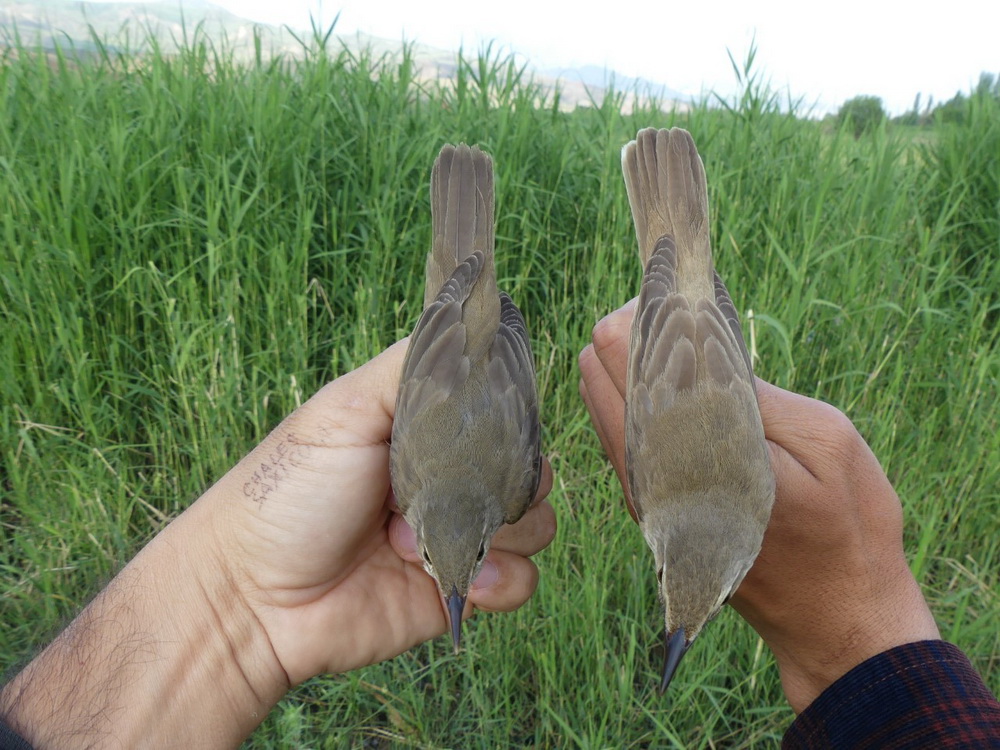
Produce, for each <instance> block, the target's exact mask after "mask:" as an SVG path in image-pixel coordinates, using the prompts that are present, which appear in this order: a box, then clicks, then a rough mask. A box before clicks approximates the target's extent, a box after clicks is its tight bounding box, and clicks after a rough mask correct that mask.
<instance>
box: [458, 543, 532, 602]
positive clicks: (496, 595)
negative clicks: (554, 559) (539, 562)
mask: <svg viewBox="0 0 1000 750" xmlns="http://www.w3.org/2000/svg"><path fill="white" fill-rule="evenodd" d="M487 560H488V562H489V563H490V565H491V566H492V569H488V568H487V564H486V563H483V571H482V572H481V573H480V574H479V577H478V578H477V579H476V580H475V582H474V583H473V584H472V589H471V590H470V591H469V602H471V603H472V604H474V605H475V607H476V609H482V610H485V611H487V612H510V611H511V610H514V609H517V608H518V607H520V606H521V605H522V604H524V603H525V602H526V601H528V599H529V598H530V597H531V595H532V594H533V593H534V592H535V587H537V586H538V568H537V567H536V566H535V564H534V563H533V562H531V560H529V559H528V558H526V557H521V556H520V555H516V554H514V553H512V552H502V551H495V552H492V551H491V552H490V555H489V558H487Z"/></svg>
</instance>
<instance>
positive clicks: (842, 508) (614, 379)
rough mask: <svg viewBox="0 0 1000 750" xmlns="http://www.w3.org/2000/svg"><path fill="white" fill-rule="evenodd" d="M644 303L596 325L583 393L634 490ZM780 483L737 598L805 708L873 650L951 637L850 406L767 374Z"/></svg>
mask: <svg viewBox="0 0 1000 750" xmlns="http://www.w3.org/2000/svg"><path fill="white" fill-rule="evenodd" d="M633 309H634V303H630V304H629V305H626V306H625V307H624V308H622V309H620V310H617V311H615V312H613V313H611V314H610V315H608V316H607V317H606V318H604V319H603V320H602V321H600V322H599V323H598V324H597V326H596V327H595V328H594V334H593V344H592V345H590V346H588V347H587V348H585V349H584V350H583V352H582V353H581V355H580V370H581V373H582V375H583V378H582V380H581V383H580V391H581V395H582V396H583V399H584V401H585V402H586V404H587V408H588V410H589V411H590V415H591V419H592V421H593V423H594V426H595V428H596V430H597V433H598V436H599V437H600V440H601V444H602V445H603V446H604V450H605V452H606V453H607V454H608V456H609V457H610V459H611V462H612V464H613V466H614V468H615V471H616V472H617V473H618V478H619V480H620V481H621V482H622V486H623V488H624V489H625V492H626V493H627V492H628V482H627V480H626V474H625V449H624V413H625V407H624V396H623V394H624V388H625V376H626V366H627V364H626V363H627V361H628V360H627V355H628V337H629V328H630V326H631V323H632V316H633ZM757 394H758V402H759V404H760V412H761V418H762V420H763V423H764V433H765V437H766V438H767V440H768V449H769V451H770V457H771V466H772V468H773V470H774V474H775V479H776V482H777V491H776V497H775V504H774V509H773V511H772V514H771V520H770V523H769V525H768V529H767V532H766V534H765V536H764V544H763V547H762V549H761V552H760V555H759V556H758V558H757V561H756V562H755V563H754V566H753V568H752V569H751V570H750V573H749V574H748V575H747V577H746V578H745V579H744V581H743V583H742V585H741V586H740V588H739V589H738V591H737V592H736V594H735V595H734V596H733V598H732V600H731V602H730V603H731V604H732V605H733V607H734V608H735V609H736V610H737V611H738V612H739V613H740V614H741V615H742V616H743V617H744V618H745V619H746V620H747V621H748V622H749V623H750V624H751V625H752V626H753V627H754V629H755V630H757V632H758V633H759V634H760V635H761V637H762V638H763V639H764V640H765V641H766V642H767V644H768V646H769V647H770V648H771V650H772V651H773V652H774V655H775V659H776V660H777V662H778V668H779V671H780V674H781V682H782V688H783V689H784V692H785V696H786V697H787V699H788V702H789V703H790V704H791V706H792V708H793V709H794V710H795V711H796V712H800V711H802V710H803V709H805V708H806V707H807V706H808V705H809V704H810V703H811V702H812V701H813V700H814V699H815V698H816V697H817V696H818V695H819V694H820V693H821V692H822V691H823V690H824V689H825V688H826V687H828V686H829V685H830V684H832V683H833V682H834V681H835V680H836V679H837V678H839V677H841V676H842V675H844V674H845V673H846V672H848V671H849V670H850V669H851V668H853V667H854V666H857V665H858V664H860V663H861V662H862V661H864V660H865V659H868V658H870V657H872V656H875V655H876V654H878V653H881V652H882V651H885V650H887V649H889V648H892V647H894V646H899V645H902V644H904V643H910V642H914V641H919V640H925V639H934V638H939V637H940V635H939V633H938V630H937V626H936V625H935V623H934V619H933V617H932V616H931V613H930V610H929V608H928V606H927V603H926V601H925V600H924V598H923V595H922V594H921V592H920V587H919V585H918V584H917V582H916V580H915V579H914V577H913V575H912V573H911V572H910V570H909V568H908V567H907V563H906V557H905V555H904V553H903V543H902V523H903V514H902V507H901V505H900V502H899V498H898V497H897V496H896V493H895V491H894V490H893V488H892V486H891V485H890V484H889V480H888V479H887V478H886V476H885V473H884V472H883V471H882V469H881V467H880V466H879V463H878V460H877V459H876V458H875V456H874V455H873V454H872V452H871V450H870V449H869V447H868V445H867V444H866V443H865V441H864V440H863V439H862V438H861V436H860V435H859V434H858V432H857V430H856V429H855V428H854V426H853V424H851V422H850V420H848V419H847V417H846V416H844V415H843V414H842V413H841V412H840V411H838V410H837V409H836V408H834V407H833V406H830V405H829V404H824V403H822V402H820V401H816V400H813V399H810V398H806V397H804V396H800V395H797V394H795V393H790V392H788V391H785V390H782V389H781V388H778V387H776V386H773V385H770V384H768V383H766V382H764V381H763V380H760V379H759V378H758V380H757Z"/></svg>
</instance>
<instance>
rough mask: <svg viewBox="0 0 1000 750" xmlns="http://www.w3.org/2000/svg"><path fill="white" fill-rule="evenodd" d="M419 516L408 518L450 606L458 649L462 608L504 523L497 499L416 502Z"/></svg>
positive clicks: (427, 565)
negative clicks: (491, 501) (486, 501)
mask: <svg viewBox="0 0 1000 750" xmlns="http://www.w3.org/2000/svg"><path fill="white" fill-rule="evenodd" d="M414 505H415V506H416V507H420V508H421V510H420V511H419V516H418V517H417V518H413V519H410V518H407V520H408V521H409V522H410V525H411V526H412V527H413V530H414V533H415V534H416V538H417V551H418V552H420V556H421V557H422V558H423V563H424V570H426V571H427V572H428V573H430V575H431V576H432V577H433V578H434V580H435V581H436V582H437V585H438V588H439V589H440V591H441V595H442V596H443V597H444V600H445V603H446V605H447V608H448V618H449V620H450V622H451V637H452V641H453V642H454V644H455V651H456V653H457V652H458V647H459V643H460V641H461V635H462V610H463V609H464V608H465V600H466V598H467V597H468V595H469V588H470V587H471V585H472V582H473V581H474V580H475V579H476V576H477V575H479V571H480V570H481V569H482V567H483V561H484V560H485V559H486V553H487V552H489V550H490V542H491V541H492V539H493V534H494V533H496V530H497V529H498V528H500V525H501V524H502V523H503V517H502V515H499V511H498V509H497V508H496V504H495V503H485V502H479V501H478V500H476V499H475V497H474V496H471V495H469V494H465V495H463V496H462V497H461V498H459V499H456V498H451V499H449V500H447V501H443V502H435V503H427V504H426V505H424V504H422V503H416V504H414Z"/></svg>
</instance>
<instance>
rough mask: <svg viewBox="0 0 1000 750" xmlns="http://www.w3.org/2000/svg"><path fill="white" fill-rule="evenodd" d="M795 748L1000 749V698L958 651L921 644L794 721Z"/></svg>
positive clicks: (887, 658)
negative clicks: (997, 697)
mask: <svg viewBox="0 0 1000 750" xmlns="http://www.w3.org/2000/svg"><path fill="white" fill-rule="evenodd" d="M781 746H782V748H783V750H792V749H793V748H796V749H797V748H844V749H845V750H846V749H847V748H851V750H854V749H855V748H880V749H881V750H886V749H889V750H893V749H900V748H914V749H918V748H935V749H937V748H941V749H947V748H1000V703H997V699H996V698H994V697H993V695H992V694H991V693H990V691H989V690H988V689H987V687H986V685H985V684H983V680H982V678H981V677H980V676H979V675H978V674H977V673H976V670H975V669H973V667H972V664H971V663H970V662H969V660H968V658H966V656H965V654H963V653H962V652H961V651H960V650H959V649H958V648H956V647H955V646H953V645H951V644H950V643H945V642H944V641H921V642H919V643H908V644H906V645H904V646H898V647H896V648H893V649H890V650H888V651H885V652H883V653H881V654H879V655H878V656H873V657H872V658H871V659H868V660H867V661H865V662H863V663H861V664H859V665H858V666H856V667H855V668H854V669H852V670H851V671H850V672H848V673H847V674H845V675H844V676H843V677H841V678H840V679H839V680H837V681H836V682H835V683H833V684H832V685H831V686H830V687H828V688H827V689H826V690H824V691H823V693H822V694H821V695H820V696H819V697H818V698H817V699H816V700H815V701H813V702H812V704H811V705H810V706H809V707H808V708H806V710H805V711H803V712H802V713H801V714H799V716H798V718H797V719H796V720H795V721H794V722H793V723H792V726H791V727H790V728H789V730H788V732H787V733H786V734H785V737H784V740H783V742H782V745H781Z"/></svg>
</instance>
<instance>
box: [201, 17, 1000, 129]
mask: <svg viewBox="0 0 1000 750" xmlns="http://www.w3.org/2000/svg"><path fill="white" fill-rule="evenodd" d="M213 2H215V3H216V4H217V5H221V6H223V7H225V8H227V9H228V10H230V11H231V12H233V13H236V14H237V15H241V16H244V17H247V18H252V19H254V20H258V21H263V22H266V23H272V24H280V23H287V24H289V25H290V26H293V27H301V28H305V27H307V26H308V24H309V16H310V13H312V14H313V15H314V16H316V17H318V18H319V20H320V21H321V23H323V24H328V23H329V22H331V21H332V20H333V18H334V17H335V16H336V14H337V13H338V12H339V13H340V20H339V21H338V23H337V27H336V31H337V32H339V33H351V32H354V31H356V30H360V31H364V32H367V33H370V34H373V35H375V36H381V37H386V38H389V39H401V38H406V39H407V40H409V41H417V42H421V43H424V44H429V45H431V46H434V47H442V48H445V49H457V48H458V47H459V46H460V45H464V47H465V49H466V50H469V51H472V52H475V51H476V50H477V49H478V47H479V45H480V43H481V42H482V41H484V40H495V41H496V42H497V43H499V44H500V45H502V46H503V48H504V49H505V50H508V51H514V52H518V53H521V54H522V55H524V56H525V57H526V58H527V59H528V60H529V61H530V62H531V63H532V64H534V65H535V66H536V67H541V68H544V67H553V66H574V65H584V64H593V65H598V66H607V67H608V68H610V69H613V70H615V71H617V72H619V73H621V74H623V75H626V76H641V77H643V78H647V79H649V80H651V81H655V82H658V83H662V84H664V85H666V86H669V87H670V88H673V89H676V90H678V91H681V92H683V93H686V94H693V95H697V94H699V93H701V92H702V91H707V90H710V89H712V90H715V91H717V92H719V93H722V94H731V93H732V92H733V90H734V88H735V76H734V75H733V72H732V67H731V65H730V63H729V58H728V57H727V55H726V50H727V49H728V50H730V51H731V52H732V54H733V56H734V57H735V58H736V59H737V60H740V61H742V59H743V58H744V57H745V55H746V53H747V50H748V49H749V47H750V44H751V41H752V40H753V39H754V38H756V44H757V48H758V54H757V61H756V62H757V65H758V70H759V72H761V73H762V74H764V75H765V76H766V77H767V78H769V79H770V81H771V83H772V86H773V87H774V88H776V89H778V90H780V91H782V92H784V91H788V92H790V93H791V94H792V95H793V96H794V97H795V98H799V97H802V98H803V99H804V101H805V102H807V103H810V104H816V105H817V107H818V109H819V110H820V111H821V112H822V111H826V110H831V109H832V110H835V109H836V108H837V107H838V106H839V105H840V104H841V103H842V102H843V101H844V100H845V99H849V98H850V97H852V96H855V95H858V94H870V95H874V96H880V97H882V100H883V102H884V103H885V106H886V109H887V110H889V111H890V112H891V113H892V114H899V113H900V112H903V111H905V110H907V109H909V108H910V107H911V106H912V104H913V100H914V97H915V95H916V94H917V92H921V93H922V94H923V101H924V102H926V101H927V96H928V95H932V96H933V97H934V99H935V101H943V100H947V99H950V98H951V97H952V96H954V95H955V92H956V91H968V90H969V89H970V88H971V87H972V86H973V85H974V84H975V82H976V81H977V80H978V79H979V74H980V73H981V72H982V71H990V72H993V73H1000V43H998V30H1000V2H997V0H950V2H945V3H942V4H940V5H938V4H936V3H935V4H930V3H928V4H927V5H923V4H922V3H913V2H898V1H897V0H866V1H865V2H859V1H858V0H840V1H839V2H825V3H817V2H803V1H802V0H800V1H799V2H795V3H792V2H780V1H779V0H756V1H755V0H742V2H733V1H732V0H694V1H691V2H683V3H677V2H676V1H671V0H660V1H659V2H644V0H639V1H638V2H635V1H633V2H600V3H598V2H595V3H592V4H589V5H590V7H595V8H604V10H589V11H588V10H584V7H585V6H586V5H588V4H586V3H584V2H580V0H577V2H575V3H568V2H565V1H564V2H560V3H555V2H551V0H499V1H498V2H496V1H495V2H484V1H482V0H463V1H462V2H456V1H454V0H444V1H438V2H436V1H435V0H425V1H424V2H414V0H405V1H404V0H343V2H337V3H333V2H320V1H319V0H277V2H275V1H274V0H213ZM557 5H558V6H561V8H563V9H557V7H556V6H557ZM566 7H570V8H572V9H573V10H571V11H569V12H567V11H566V10H564V9H565V8H566Z"/></svg>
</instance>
